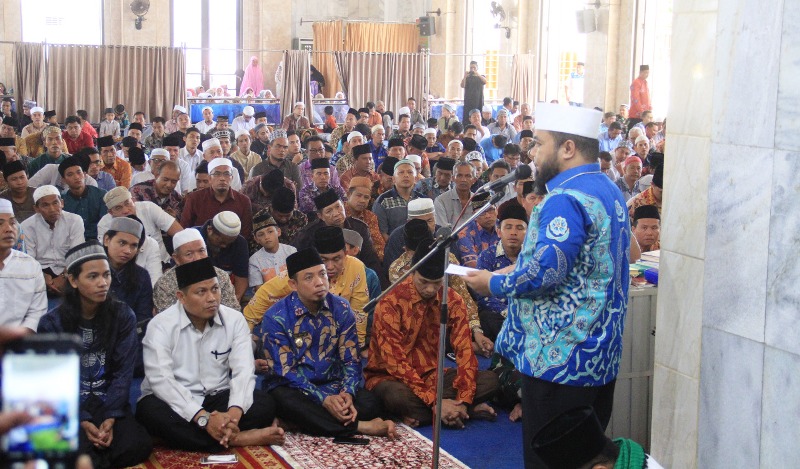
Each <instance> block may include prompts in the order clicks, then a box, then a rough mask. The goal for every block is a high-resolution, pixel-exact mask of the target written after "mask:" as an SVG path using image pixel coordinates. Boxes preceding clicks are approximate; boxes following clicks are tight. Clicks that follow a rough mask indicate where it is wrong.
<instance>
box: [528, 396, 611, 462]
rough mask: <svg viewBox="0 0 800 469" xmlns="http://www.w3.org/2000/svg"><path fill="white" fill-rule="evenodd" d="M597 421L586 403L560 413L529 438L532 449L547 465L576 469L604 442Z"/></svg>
mask: <svg viewBox="0 0 800 469" xmlns="http://www.w3.org/2000/svg"><path fill="white" fill-rule="evenodd" d="M607 441H608V440H607V437H606V436H605V434H604V433H603V427H602V426H601V425H600V420H599V419H598V418H597V415H596V414H595V413H594V410H593V409H592V408H591V407H589V406H582V407H577V408H574V409H572V410H569V411H567V412H564V413H562V414H560V415H558V416H556V417H555V418H553V419H552V420H550V421H549V422H548V423H546V424H545V425H544V426H543V427H542V428H541V429H539V431H537V432H536V434H535V435H534V437H533V440H532V442H531V445H532V446H533V452H534V453H536V455H537V456H538V457H539V458H540V459H541V460H542V461H544V463H545V465H546V466H547V467H558V468H563V469H576V468H579V467H582V466H584V465H585V464H586V463H588V462H589V461H591V460H592V459H594V458H595V457H596V456H597V455H598V454H600V452H601V451H602V450H603V447H604V446H605V445H606V442H607Z"/></svg>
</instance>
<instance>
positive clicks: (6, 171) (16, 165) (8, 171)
mask: <svg viewBox="0 0 800 469" xmlns="http://www.w3.org/2000/svg"><path fill="white" fill-rule="evenodd" d="M20 171H25V165H24V164H22V161H20V160H15V161H12V162H10V163H6V164H5V165H3V177H4V178H5V179H6V180H8V178H9V176H11V175H12V174H15V173H18V172H20Z"/></svg>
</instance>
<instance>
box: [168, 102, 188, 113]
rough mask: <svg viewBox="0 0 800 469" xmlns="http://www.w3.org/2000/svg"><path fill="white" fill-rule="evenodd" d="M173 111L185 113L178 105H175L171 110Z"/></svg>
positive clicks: (183, 108) (184, 109)
mask: <svg viewBox="0 0 800 469" xmlns="http://www.w3.org/2000/svg"><path fill="white" fill-rule="evenodd" d="M172 110H173V111H180V112H182V113H184V114H186V113H187V111H186V108H185V107H183V106H181V105H180V104H176V105H175V107H173V108H172Z"/></svg>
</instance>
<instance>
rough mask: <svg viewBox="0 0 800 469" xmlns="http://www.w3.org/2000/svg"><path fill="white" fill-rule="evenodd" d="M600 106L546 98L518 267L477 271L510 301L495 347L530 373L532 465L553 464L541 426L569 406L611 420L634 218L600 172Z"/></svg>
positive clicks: (487, 289) (525, 399) (481, 286)
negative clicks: (539, 452) (540, 447)
mask: <svg viewBox="0 0 800 469" xmlns="http://www.w3.org/2000/svg"><path fill="white" fill-rule="evenodd" d="M601 117H602V114H601V113H600V112H598V111H595V110H590V109H585V108H578V107H570V106H559V105H557V104H539V105H538V106H537V109H536V131H535V137H534V142H535V143H534V144H535V145H536V148H537V154H536V158H535V162H534V163H535V165H536V170H537V178H538V179H539V180H538V181H537V182H538V183H546V185H547V190H548V194H547V196H546V197H545V198H544V200H543V201H542V203H540V204H539V205H537V206H536V207H535V208H534V209H533V213H532V214H531V220H530V223H529V228H528V232H527V235H526V239H525V242H524V244H523V247H522V251H521V252H520V254H519V258H518V259H517V263H516V265H515V267H514V268H513V270H510V271H508V272H507V273H502V274H494V273H492V272H488V271H485V270H482V271H479V272H472V273H470V275H469V276H468V277H466V279H465V280H466V282H467V284H468V285H469V286H470V287H472V288H473V289H475V291H477V292H478V293H479V294H481V295H484V296H488V295H493V296H506V297H508V317H507V319H506V321H505V323H504V324H503V328H502V330H501V331H500V335H499V336H498V337H497V342H496V343H495V350H496V351H498V352H499V353H500V354H501V355H503V356H504V357H506V358H508V359H509V360H511V361H512V362H513V363H514V365H515V366H516V368H517V369H518V370H519V371H520V372H521V373H522V374H523V381H522V414H523V424H524V425H523V448H524V451H525V467H526V468H528V469H531V468H546V467H547V466H546V465H545V464H544V463H543V462H542V461H541V460H540V459H539V458H537V457H536V456H535V455H534V454H533V451H532V448H531V439H532V438H533V435H534V434H535V432H536V431H537V430H538V429H539V428H541V427H542V426H543V425H544V424H545V423H547V422H548V421H549V420H550V419H551V418H553V417H555V416H556V415H558V414H559V413H561V412H564V411H565V410H568V409H571V408H573V407H577V406H580V405H591V406H592V407H594V409H595V412H596V413H597V415H598V417H599V418H600V422H601V423H602V425H603V428H604V429H605V427H606V426H607V425H608V421H609V419H610V418H611V407H612V403H613V397H614V385H615V383H616V378H617V372H618V370H619V362H620V358H621V354H622V329H623V325H624V321H625V314H626V312H627V309H628V283H629V280H628V245H629V242H630V223H629V221H628V214H627V210H625V200H624V199H623V197H622V194H621V193H620V192H619V190H618V189H616V187H615V186H614V184H613V183H612V182H611V181H610V180H609V179H608V177H606V176H605V175H604V174H603V173H602V172H601V171H600V164H599V163H598V142H597V122H599V121H600V119H601Z"/></svg>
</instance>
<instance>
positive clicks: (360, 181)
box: [350, 176, 372, 191]
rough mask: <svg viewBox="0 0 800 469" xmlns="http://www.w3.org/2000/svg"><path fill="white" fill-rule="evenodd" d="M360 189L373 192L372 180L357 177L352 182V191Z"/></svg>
mask: <svg viewBox="0 0 800 469" xmlns="http://www.w3.org/2000/svg"><path fill="white" fill-rule="evenodd" d="M354 187H360V188H362V189H366V190H368V191H371V190H372V180H370V178H368V177H366V176H355V177H353V179H351V180H350V189H352V188H354Z"/></svg>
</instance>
